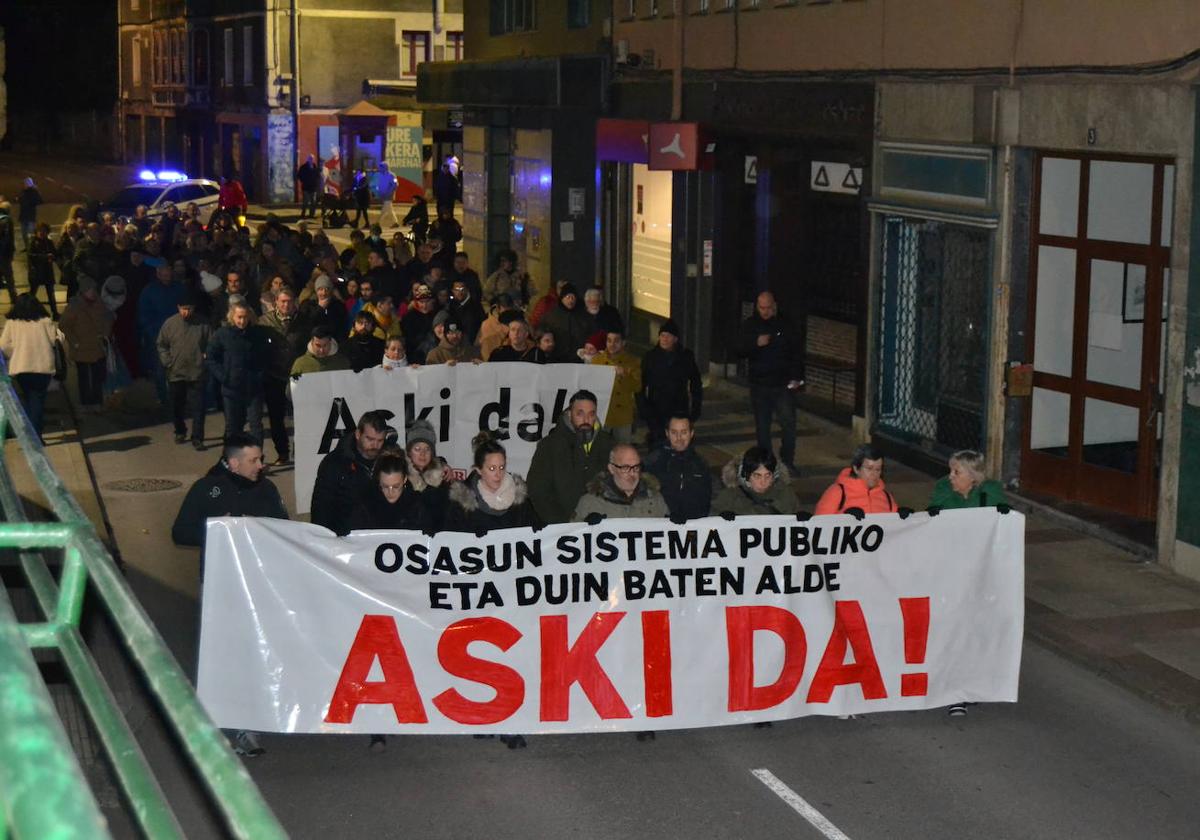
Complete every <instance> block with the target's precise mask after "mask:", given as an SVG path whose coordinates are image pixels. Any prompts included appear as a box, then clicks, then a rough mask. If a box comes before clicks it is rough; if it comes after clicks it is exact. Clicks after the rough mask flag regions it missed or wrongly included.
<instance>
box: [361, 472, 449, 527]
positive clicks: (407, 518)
mask: <svg viewBox="0 0 1200 840" xmlns="http://www.w3.org/2000/svg"><path fill="white" fill-rule="evenodd" d="M429 529H430V523H429V512H428V511H426V510H425V505H423V504H421V496H420V494H419V493H417V492H416V491H415V490H413V489H412V485H411V484H405V485H404V492H402V493H401V494H400V498H399V499H397V500H396V501H395V502H389V501H388V500H387V499H385V498H384V497H383V492H382V491H381V490H380V489H379V482H377V481H372V482H371V485H370V487H368V488H367V490H366V492H364V493H363V495H362V497H361V498H360V499H359V501H358V504H357V505H356V506H355V508H354V510H353V511H352V512H351V514H350V530H351V531H369V530H387V531H428V530H429Z"/></svg>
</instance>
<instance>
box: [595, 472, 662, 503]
mask: <svg viewBox="0 0 1200 840" xmlns="http://www.w3.org/2000/svg"><path fill="white" fill-rule="evenodd" d="M660 490H661V486H660V485H659V483H658V479H657V478H655V477H654V476H652V475H650V474H649V473H647V472H645V471H644V470H643V471H642V480H641V481H639V482H638V486H637V489H636V490H634V491H633V495H632V496H626V495H625V494H624V493H622V492H621V491H620V490H619V489H618V488H617V485H616V484H614V483H613V480H612V476H611V475H610V474H609V472H608V470H604V471H603V472H598V473H596V474H595V475H594V476H593V477H592V479H591V481H589V482H588V483H587V493H588V494H589V495H592V496H599V497H600V498H601V499H604V501H606V502H612V503H613V504H615V505H632V504H633V503H634V502H637V501H639V500H641V499H645V498H646V497H648V496H649V495H650V494H651V493H658V492H659V491H660Z"/></svg>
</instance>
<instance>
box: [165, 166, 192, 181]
mask: <svg viewBox="0 0 1200 840" xmlns="http://www.w3.org/2000/svg"><path fill="white" fill-rule="evenodd" d="M158 180H160V181H186V180H187V175H185V174H183V173H182V172H176V171H175V170H174V169H164V170H162V171H161V172H159V173H158Z"/></svg>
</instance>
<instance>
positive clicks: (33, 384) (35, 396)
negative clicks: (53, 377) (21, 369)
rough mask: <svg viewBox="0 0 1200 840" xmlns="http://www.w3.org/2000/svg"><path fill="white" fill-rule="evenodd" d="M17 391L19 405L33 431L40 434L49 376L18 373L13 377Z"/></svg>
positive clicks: (44, 414) (44, 413) (44, 412)
mask: <svg viewBox="0 0 1200 840" xmlns="http://www.w3.org/2000/svg"><path fill="white" fill-rule="evenodd" d="M13 379H14V380H16V383H17V389H18V390H19V391H20V392H21V405H22V406H24V408H25V415H26V416H27V417H28V418H29V423H30V424H31V425H32V426H33V430H34V431H35V432H37V433H38V435H39V436H40V435H41V434H42V420H43V419H45V417H46V392H47V391H49V390H50V374H48V373H18V374H14V375H13Z"/></svg>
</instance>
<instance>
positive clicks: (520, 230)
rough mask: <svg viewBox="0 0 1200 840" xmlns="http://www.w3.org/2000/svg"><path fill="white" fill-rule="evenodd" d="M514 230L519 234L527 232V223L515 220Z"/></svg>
mask: <svg viewBox="0 0 1200 840" xmlns="http://www.w3.org/2000/svg"><path fill="white" fill-rule="evenodd" d="M513 231H514V232H515V233H516V234H517V235H518V236H519V235H520V234H522V233H524V232H525V225H523V224H522V223H521V222H514V223H513Z"/></svg>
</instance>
